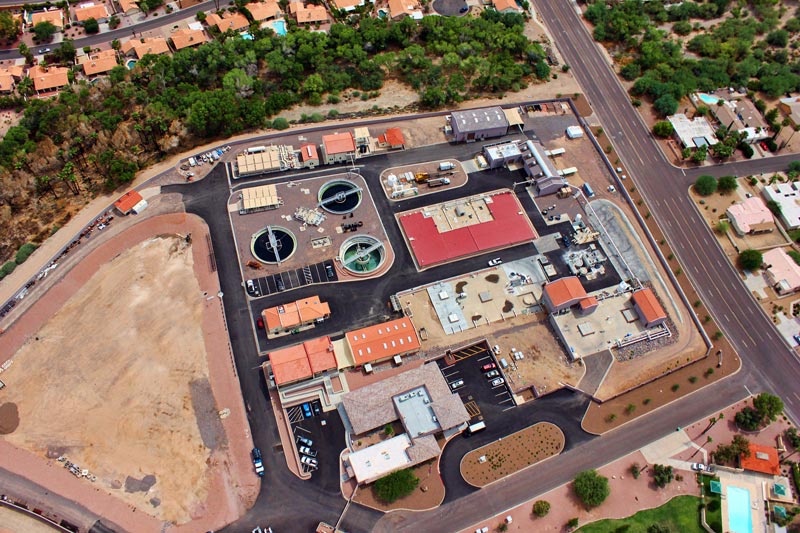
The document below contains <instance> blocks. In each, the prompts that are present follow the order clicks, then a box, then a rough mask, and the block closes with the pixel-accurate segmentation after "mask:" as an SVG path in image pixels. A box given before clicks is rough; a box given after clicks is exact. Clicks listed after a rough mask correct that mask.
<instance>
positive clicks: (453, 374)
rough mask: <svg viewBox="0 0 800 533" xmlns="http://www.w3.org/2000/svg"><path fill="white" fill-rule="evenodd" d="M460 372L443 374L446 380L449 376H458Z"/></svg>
mask: <svg viewBox="0 0 800 533" xmlns="http://www.w3.org/2000/svg"><path fill="white" fill-rule="evenodd" d="M460 372H461V371H460V370H456V371H455V372H453V373H451V374H444V378H445V379H447V378H449V377H450V376H455V375H456V374H459V373H460Z"/></svg>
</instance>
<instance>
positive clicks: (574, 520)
mask: <svg viewBox="0 0 800 533" xmlns="http://www.w3.org/2000/svg"><path fill="white" fill-rule="evenodd" d="M578 523H579V522H578V517H577V516H576V517H575V518H570V519H569V520H568V521H567V529H569V530H570V531H571V530H573V529H575V528H576V527H578Z"/></svg>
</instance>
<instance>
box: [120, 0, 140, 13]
mask: <svg viewBox="0 0 800 533" xmlns="http://www.w3.org/2000/svg"><path fill="white" fill-rule="evenodd" d="M117 3H118V4H119V12H120V13H125V14H126V15H127V14H130V13H135V12H137V11H141V9H140V8H139V4H137V3H136V1H135V0H117Z"/></svg>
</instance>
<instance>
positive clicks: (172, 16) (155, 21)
mask: <svg viewBox="0 0 800 533" xmlns="http://www.w3.org/2000/svg"><path fill="white" fill-rule="evenodd" d="M9 5H11V6H14V5H19V2H16V1H13V2H9V0H0V7H3V6H9ZM214 7H215V5H214V0H209V1H208V2H203V3H201V4H196V5H193V6H190V7H187V8H184V9H179V10H178V11H173V12H172V13H169V14H167V15H159V16H157V17H153V16H150V17H148V18H147V19H145V20H144V21H143V22H140V23H138V24H135V25H133V26H127V27H125V28H117V29H116V30H109V31H106V32H103V33H98V34H95V35H90V36H88V37H83V38H81V39H75V49H76V50H80V49H81V48H83V47H84V46H96V45H98V44H103V43H110V42H111V41H113V40H114V39H122V38H124V37H131V36H132V35H133V34H134V33H142V32H146V31H150V30H154V29H156V28H161V27H164V26H169V25H171V24H177V23H178V22H180V21H182V20H184V19H192V18H194V16H195V15H196V14H197V13H198V12H199V11H208V10H210V9H214ZM40 46H47V47H48V48H50V49H52V50H56V49H57V48H60V47H61V43H50V44H46V45H37V46H34V47H32V48H31V50H34V49H38V48H39V47H40ZM20 57H22V54H20V53H19V49H18V48H10V49H6V50H0V60H4V59H17V58H20Z"/></svg>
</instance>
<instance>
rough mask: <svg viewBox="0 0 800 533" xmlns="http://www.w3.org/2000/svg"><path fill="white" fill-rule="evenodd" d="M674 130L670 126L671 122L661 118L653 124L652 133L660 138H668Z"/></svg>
mask: <svg viewBox="0 0 800 533" xmlns="http://www.w3.org/2000/svg"><path fill="white" fill-rule="evenodd" d="M674 131H675V128H674V127H672V123H671V122H670V121H668V120H661V121H659V122H656V123H655V124H653V134H654V135H655V136H656V137H661V138H662V139H666V138H668V137H669V136H671V135H672V133H673V132H674Z"/></svg>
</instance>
